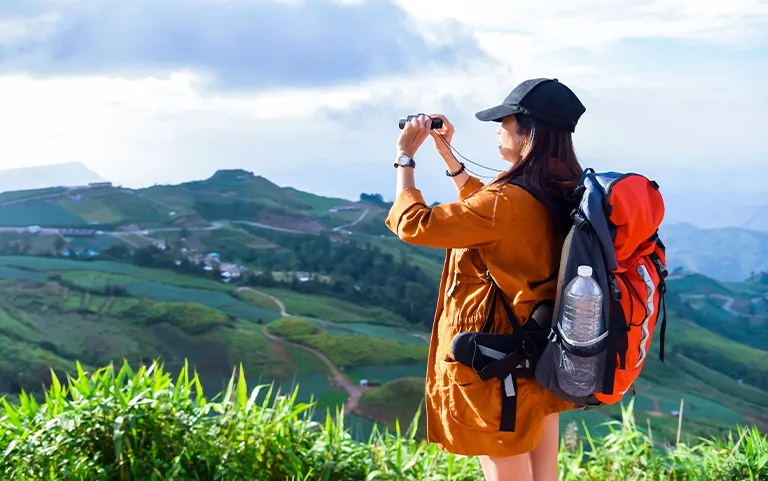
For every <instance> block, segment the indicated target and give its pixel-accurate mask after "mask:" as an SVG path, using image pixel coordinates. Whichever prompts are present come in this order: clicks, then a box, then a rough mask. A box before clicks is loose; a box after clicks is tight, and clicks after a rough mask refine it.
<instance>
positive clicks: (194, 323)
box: [122, 302, 230, 335]
mask: <svg viewBox="0 0 768 481" xmlns="http://www.w3.org/2000/svg"><path fill="white" fill-rule="evenodd" d="M122 315H123V317H126V318H129V319H132V320H133V321H134V322H142V323H144V324H146V325H148V326H151V325H154V324H158V323H160V322H166V323H168V324H171V325H174V326H176V327H178V328H179V329H181V330H182V331H184V332H186V333H187V334H192V335H194V334H201V333H203V332H206V331H208V330H210V329H213V328H215V327H218V326H223V325H226V324H227V323H228V322H229V321H230V319H229V318H227V316H226V315H225V314H224V313H223V312H221V311H217V310H215V309H211V308H210V307H206V306H201V305H200V304H193V303H190V302H187V303H176V302H142V303H141V304H137V305H135V306H133V307H131V308H129V309H126V310H125V311H123V313H122Z"/></svg>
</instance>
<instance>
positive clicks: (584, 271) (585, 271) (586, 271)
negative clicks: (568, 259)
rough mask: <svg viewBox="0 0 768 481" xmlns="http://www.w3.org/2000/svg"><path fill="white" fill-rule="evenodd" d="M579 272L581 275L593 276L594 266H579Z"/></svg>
mask: <svg viewBox="0 0 768 481" xmlns="http://www.w3.org/2000/svg"><path fill="white" fill-rule="evenodd" d="M578 274H579V275H580V276H581V277H592V267H591V266H579V269H578Z"/></svg>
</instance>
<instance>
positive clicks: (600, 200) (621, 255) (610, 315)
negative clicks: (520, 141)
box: [535, 169, 667, 406]
mask: <svg viewBox="0 0 768 481" xmlns="http://www.w3.org/2000/svg"><path fill="white" fill-rule="evenodd" d="M577 193H579V194H580V197H581V202H580V203H579V206H578V207H577V208H576V210H575V211H574V212H573V213H572V219H573V226H572V227H571V230H570V232H569V233H568V236H567V238H566V240H565V243H564V245H563V250H562V254H561V258H560V274H559V278H558V291H557V292H558V295H557V298H556V299H555V303H554V314H553V316H552V317H551V319H552V322H551V325H550V326H548V327H549V334H548V339H549V342H548V343H547V345H546V347H545V348H544V349H543V352H542V353H541V357H540V358H539V359H538V361H537V364H536V369H535V376H536V379H537V381H538V382H539V384H540V385H541V386H542V387H544V388H546V389H548V390H550V391H552V392H553V393H555V394H556V395H557V396H558V397H560V398H562V399H565V400H569V401H572V402H575V403H577V404H582V405H586V406H599V405H602V404H615V403H617V402H619V401H621V399H622V398H623V397H624V395H625V394H626V393H627V392H630V390H631V388H632V384H633V383H634V382H635V381H636V380H637V378H638V376H639V375H640V372H641V371H642V369H643V366H644V364H645V361H646V359H647V358H648V352H649V350H650V345H651V341H652V340H653V337H654V331H655V329H656V325H657V323H658V321H659V319H661V333H660V356H659V358H660V359H661V361H662V362H663V361H664V335H665V331H666V321H667V315H666V303H665V302H664V301H665V294H666V285H665V281H664V278H665V277H666V276H667V269H666V257H665V247H664V244H663V243H662V241H661V239H660V238H659V234H658V229H659V225H660V224H661V222H662V220H663V218H664V200H663V198H662V196H661V193H660V192H659V186H658V184H657V183H656V182H655V181H652V180H649V179H648V178H646V177H644V176H642V175H640V174H635V173H625V174H622V173H617V172H606V173H595V171H594V170H593V169H586V170H585V171H584V175H583V176H582V181H581V185H580V186H579V189H578V190H577ZM580 265H589V266H591V267H592V271H593V273H592V277H593V279H595V280H596V281H597V283H598V284H599V286H600V290H601V291H602V294H603V304H602V307H603V309H602V310H603V315H602V321H603V322H604V325H605V326H606V327H607V333H606V337H605V340H604V342H603V343H602V347H601V349H600V350H599V351H597V352H594V351H592V352H590V353H585V352H583V351H580V349H579V348H578V347H574V346H572V345H569V344H568V342H566V341H565V340H564V339H563V336H562V335H561V334H560V326H561V321H562V318H563V311H564V304H565V289H566V287H567V285H568V283H569V282H570V281H571V280H572V279H573V278H574V277H576V275H577V269H578V267H579V266H580ZM574 355H575V356H579V355H598V356H600V357H599V359H600V363H599V364H598V366H597V369H598V375H599V376H600V377H601V378H602V383H601V384H602V388H601V389H599V390H595V392H592V393H590V394H589V395H586V396H580V397H575V398H574V397H572V396H569V395H568V394H566V393H565V392H564V391H563V389H562V388H561V384H562V383H563V381H567V380H568V378H567V377H568V375H569V372H568V369H566V368H565V367H564V366H565V364H566V363H564V362H563V357H564V356H566V357H567V356H574Z"/></svg>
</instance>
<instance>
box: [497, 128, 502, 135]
mask: <svg viewBox="0 0 768 481" xmlns="http://www.w3.org/2000/svg"><path fill="white" fill-rule="evenodd" d="M496 134H497V135H501V127H496Z"/></svg>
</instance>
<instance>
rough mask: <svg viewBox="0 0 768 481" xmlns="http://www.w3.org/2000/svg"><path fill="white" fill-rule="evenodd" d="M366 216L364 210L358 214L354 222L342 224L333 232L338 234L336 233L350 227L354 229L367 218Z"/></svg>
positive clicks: (366, 212)
mask: <svg viewBox="0 0 768 481" xmlns="http://www.w3.org/2000/svg"><path fill="white" fill-rule="evenodd" d="M367 215H368V211H367V210H364V211H363V213H362V214H360V217H358V218H357V219H356V220H355V221H354V222H350V223H349V224H344V225H340V226H338V227H334V228H333V231H334V232H338V231H340V230H342V229H348V228H350V227H354V226H356V225H357V224H359V223H361V222H362V221H363V219H365V216H367Z"/></svg>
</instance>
